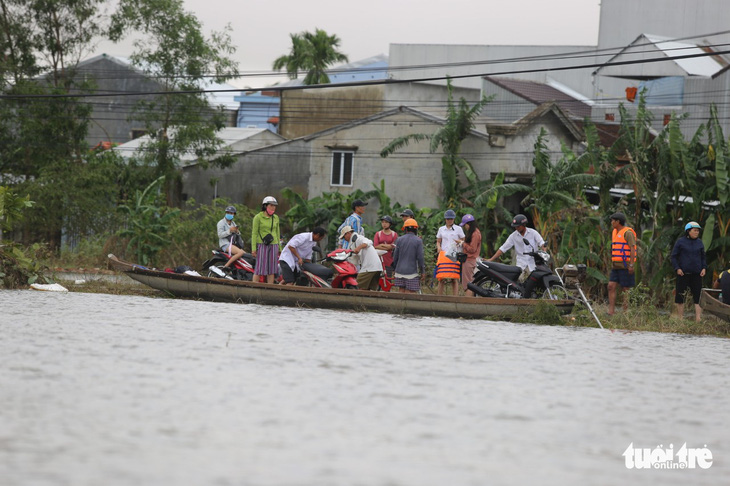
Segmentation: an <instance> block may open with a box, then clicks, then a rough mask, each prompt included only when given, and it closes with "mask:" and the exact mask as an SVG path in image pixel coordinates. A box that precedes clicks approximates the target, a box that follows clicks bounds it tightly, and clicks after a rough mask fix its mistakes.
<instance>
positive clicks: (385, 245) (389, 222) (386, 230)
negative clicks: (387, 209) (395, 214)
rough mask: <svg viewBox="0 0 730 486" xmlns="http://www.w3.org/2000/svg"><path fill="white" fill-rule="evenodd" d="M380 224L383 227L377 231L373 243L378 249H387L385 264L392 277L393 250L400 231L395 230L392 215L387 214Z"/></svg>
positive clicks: (384, 256) (389, 275)
mask: <svg viewBox="0 0 730 486" xmlns="http://www.w3.org/2000/svg"><path fill="white" fill-rule="evenodd" d="M380 224H381V226H382V227H383V229H382V230H380V231H378V232H377V233H375V236H374V237H373V244H374V245H375V249H376V250H385V251H386V252H387V253H384V254H383V265H385V271H386V272H387V274H388V277H392V276H393V250H394V249H395V241H396V240H397V239H398V233H396V232H395V231H393V218H391V217H390V216H387V215H386V216H383V217H382V218H380Z"/></svg>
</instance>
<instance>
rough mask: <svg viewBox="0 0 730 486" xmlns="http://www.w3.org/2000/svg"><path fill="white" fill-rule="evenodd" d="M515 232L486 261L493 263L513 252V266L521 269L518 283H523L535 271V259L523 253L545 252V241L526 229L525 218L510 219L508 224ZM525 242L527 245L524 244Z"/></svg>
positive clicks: (530, 229)
mask: <svg viewBox="0 0 730 486" xmlns="http://www.w3.org/2000/svg"><path fill="white" fill-rule="evenodd" d="M510 226H512V227H513V228H514V229H515V230H514V231H513V232H512V234H510V235H509V236H508V237H507V241H505V242H504V244H503V245H502V246H500V247H499V248H498V249H497V251H496V252H495V253H494V255H492V258H490V259H489V260H488V261H490V262H494V261H496V260H497V259H498V258H499V257H501V256H502V255H504V254H505V253H507V252H508V251H510V250H511V249H512V248H514V250H515V262H516V263H515V264H516V265H517V266H518V267H520V268H521V269H522V276H521V277H520V282H524V281H525V280H526V279H527V277H528V276H529V275H530V273H532V271H533V270H535V258H534V257H532V256H530V255H525V253H528V252H531V251H537V250H538V249H540V250H543V251H547V248H546V246H545V240H544V239H543V237H542V235H541V234H540V233H538V232H537V231H536V230H534V229H532V228H528V227H527V216H525V215H524V214H518V215H516V216H515V217H514V218H512V223H511V224H510ZM525 240H527V243H525Z"/></svg>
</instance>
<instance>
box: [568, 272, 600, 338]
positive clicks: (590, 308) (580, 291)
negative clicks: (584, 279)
mask: <svg viewBox="0 0 730 486" xmlns="http://www.w3.org/2000/svg"><path fill="white" fill-rule="evenodd" d="M575 288H576V289H578V293H579V294H580V299H581V300H582V301H583V304H585V306H586V307H588V310H589V311H591V314H592V315H593V318H594V319H595V320H596V322H597V323H598V326H599V327H600V328H601V329H603V325H602V324H601V321H600V320H599V319H598V316H597V315H596V313H595V311H594V310H593V307H591V304H590V303H589V302H588V299H587V298H586V294H584V293H583V289H582V288H580V284H579V283H577V282H576V284H575Z"/></svg>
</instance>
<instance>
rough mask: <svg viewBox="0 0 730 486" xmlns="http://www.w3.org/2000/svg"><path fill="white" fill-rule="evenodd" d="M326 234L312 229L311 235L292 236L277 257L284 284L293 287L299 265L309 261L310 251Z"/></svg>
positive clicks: (299, 269) (323, 231)
mask: <svg viewBox="0 0 730 486" xmlns="http://www.w3.org/2000/svg"><path fill="white" fill-rule="evenodd" d="M325 234H326V232H325V230H324V228H320V227H317V228H314V229H313V230H312V232H311V233H299V234H298V235H294V236H293V237H292V239H291V240H289V243H287V244H286V247H285V248H284V250H283V251H282V252H281V255H279V266H280V267H281V276H282V278H283V279H284V284H286V285H294V282H296V279H297V275H298V274H299V272H300V271H301V265H302V264H303V263H304V262H305V261H311V259H312V250H313V249H314V247H315V246H317V244H318V243H319V242H320V241H322V239H323V238H324V236H325Z"/></svg>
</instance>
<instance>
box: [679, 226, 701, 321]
mask: <svg viewBox="0 0 730 486" xmlns="http://www.w3.org/2000/svg"><path fill="white" fill-rule="evenodd" d="M701 229H702V227H701V226H700V225H699V224H698V223H695V222H694V221H691V222H689V223H687V224H686V225H685V227H684V233H685V235H684V237H682V238H680V239H678V240H677V242H676V243H675V244H674V248H673V249H672V254H671V259H672V266H673V267H674V271H675V272H677V286H676V288H675V291H674V303H675V304H676V306H677V315H678V316H679V317H680V318H681V317H684V293H685V291H686V290H687V287H689V289H690V290H691V291H692V299H693V300H694V303H695V321H697V322H700V319H701V318H702V307H700V293H701V292H702V277H704V276H705V273H707V260H706V258H705V245H704V244H703V243H702V240H701V239H700V238H699V236H700V230H701Z"/></svg>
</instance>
